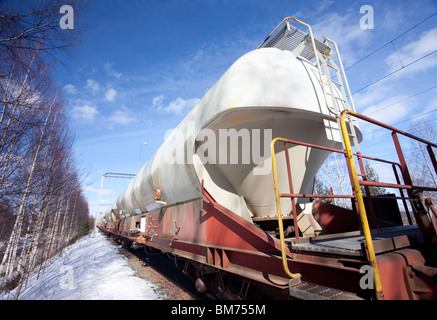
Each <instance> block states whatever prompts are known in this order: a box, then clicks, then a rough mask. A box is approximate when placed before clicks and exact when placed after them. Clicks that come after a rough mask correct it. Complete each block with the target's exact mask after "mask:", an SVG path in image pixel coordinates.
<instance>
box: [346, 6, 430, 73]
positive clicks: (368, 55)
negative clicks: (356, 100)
mask: <svg viewBox="0 0 437 320" xmlns="http://www.w3.org/2000/svg"><path fill="white" fill-rule="evenodd" d="M435 15H437V12H434V13H433V14H432V15H430V16H429V17H428V18H425V19H424V20H422V21H420V22H419V23H417V24H415V25H414V26H412V27H411V28H410V29H408V30H406V31H404V32H403V33H401V34H400V35H398V36H397V37H395V38H393V39H392V40H390V41H389V42H387V43H386V44H384V45H382V46H380V47H379V48H378V49H376V50H374V51H372V52H371V53H369V54H367V55H366V56H364V57H363V58H361V59H359V60H358V61H356V62H354V63H353V64H352V65H350V66H349V67H347V68H346V69H345V70H347V69H350V68H352V67H353V66H355V65H356V64H358V63H360V62H361V61H363V60H365V59H367V58H368V57H370V56H371V55H373V54H375V53H376V52H378V51H379V50H381V49H382V48H384V47H385V46H387V45H389V44H390V43H392V42H393V41H395V40H397V39H399V38H400V37H402V36H403V35H404V34H406V33H408V32H410V31H411V30H413V29H414V28H416V27H418V26H419V25H421V24H422V23H424V22H425V21H427V20H429V19H431V18H432V17H434V16H435Z"/></svg>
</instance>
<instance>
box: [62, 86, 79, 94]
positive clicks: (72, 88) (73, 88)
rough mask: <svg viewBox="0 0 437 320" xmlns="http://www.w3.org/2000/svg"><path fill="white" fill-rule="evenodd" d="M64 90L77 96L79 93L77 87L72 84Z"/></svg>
mask: <svg viewBox="0 0 437 320" xmlns="http://www.w3.org/2000/svg"><path fill="white" fill-rule="evenodd" d="M64 90H65V92H67V93H69V94H76V93H77V90H76V87H75V86H74V85H72V84H67V85H65V86H64Z"/></svg>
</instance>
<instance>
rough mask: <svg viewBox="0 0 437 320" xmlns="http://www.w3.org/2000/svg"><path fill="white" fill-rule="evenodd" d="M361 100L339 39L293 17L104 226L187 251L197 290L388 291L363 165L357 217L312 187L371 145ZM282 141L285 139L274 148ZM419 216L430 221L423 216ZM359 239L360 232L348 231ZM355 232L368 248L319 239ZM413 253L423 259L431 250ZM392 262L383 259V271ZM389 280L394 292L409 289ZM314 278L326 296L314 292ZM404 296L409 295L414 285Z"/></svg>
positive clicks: (230, 294) (193, 117)
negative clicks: (364, 282)
mask: <svg viewBox="0 0 437 320" xmlns="http://www.w3.org/2000/svg"><path fill="white" fill-rule="evenodd" d="M290 20H291V21H294V22H296V23H298V24H302V25H303V26H304V27H307V28H308V33H306V32H304V31H302V30H300V29H298V28H296V27H294V26H292V25H291V23H290ZM329 43H331V44H332V48H331V46H328V44H329ZM334 55H335V56H336V57H337V59H338V64H336V63H335V62H334V60H333V57H334ZM329 69H331V71H330V70H329ZM332 70H333V71H332ZM333 73H334V75H335V76H336V80H332V79H331V76H332V75H333ZM350 97H351V95H350V91H349V87H348V85H347V79H346V76H345V74H344V70H343V67H342V64H341V58H340V55H339V53H338V50H337V46H336V44H335V42H333V41H332V40H330V39H327V38H325V41H324V42H321V41H318V40H317V39H315V38H314V36H313V34H312V31H311V27H310V26H309V25H307V24H305V23H303V22H301V21H299V20H297V19H295V18H293V17H289V18H286V19H284V21H283V22H281V24H280V25H279V26H278V27H277V28H276V29H275V30H274V31H273V32H272V33H271V34H270V35H269V37H268V38H267V39H266V40H265V41H264V42H263V44H262V45H260V47H259V48H257V49H256V50H254V51H251V52H249V53H247V54H245V55H244V56H242V57H241V58H240V59H238V60H237V61H236V62H235V63H234V64H233V65H232V66H231V67H230V68H229V69H228V70H227V71H226V72H225V74H224V75H223V76H222V77H221V78H220V79H219V80H218V81H217V83H216V84H215V85H214V86H213V87H212V88H211V89H210V90H209V91H208V92H207V94H206V95H205V96H204V97H203V98H202V99H201V100H200V102H199V103H198V104H197V105H196V106H195V107H194V109H193V110H192V111H191V112H190V113H189V114H188V115H187V116H186V118H185V119H184V120H183V121H182V122H181V123H180V125H179V126H178V127H177V128H175V129H174V130H173V131H172V132H171V133H170V135H169V136H168V137H167V139H166V140H165V142H164V143H163V145H162V146H161V147H160V148H159V149H158V150H157V152H156V153H155V155H154V156H153V157H152V159H151V160H150V161H148V162H147V164H146V165H145V166H144V167H143V168H142V169H141V170H140V172H139V173H138V174H137V175H136V177H135V178H134V179H133V180H132V181H131V183H130V184H129V185H128V187H127V188H126V190H125V191H124V192H123V193H122V194H121V195H120V196H119V198H118V199H117V200H116V202H115V203H114V205H113V206H112V207H111V208H109V209H108V210H107V211H106V212H105V213H103V214H102V215H101V216H100V218H99V219H98V226H99V228H100V229H102V230H104V231H106V232H108V233H110V234H113V235H115V236H116V237H118V238H119V239H120V240H121V241H123V242H124V243H131V244H134V245H136V244H143V245H145V247H146V248H149V249H148V250H150V249H158V250H161V251H163V252H168V253H171V254H173V255H174V256H175V259H180V260H184V261H185V266H184V272H185V273H186V274H188V275H190V276H192V277H193V278H194V279H195V280H196V285H197V286H198V289H199V291H209V292H214V294H219V295H221V297H223V298H241V297H243V298H245V297H252V296H250V295H249V296H248V293H249V292H252V290H253V291H254V292H263V294H266V295H272V296H274V297H288V298H289V297H297V298H302V297H303V298H332V297H336V298H339V299H342V298H344V299H346V298H347V299H355V298H363V297H364V298H371V297H374V296H376V297H377V298H381V297H383V294H382V289H381V279H380V274H379V270H378V269H377V263H376V258H375V252H374V250H373V246H372V244H373V242H372V238H371V232H370V231H369V230H370V229H369V228H368V222H367V220H366V219H367V218H366V217H367V215H366V213H365V208H364V207H363V206H361V203H362V201H363V196H362V195H361V193H360V190H361V189H360V187H358V188H357V187H356V184H355V183H356V181H355V180H356V179H355V178H357V177H358V176H359V175H358V174H357V173H356V168H355V165H354V162H349V163H348V168H349V173H350V178H351V184H352V188H355V189H354V193H353V195H350V196H346V197H349V198H350V199H352V201H353V202H354V203H355V204H356V206H355V207H356V208H357V209H356V211H358V214H357V212H353V210H349V209H344V208H339V207H335V206H333V205H331V204H329V203H323V202H321V201H312V200H313V198H317V197H321V196H320V195H314V194H312V193H313V184H314V177H315V175H316V173H317V172H318V170H319V168H320V166H321V165H322V164H323V162H324V161H325V159H326V158H327V156H328V155H329V153H330V152H340V153H342V154H344V155H349V154H348V152H349V151H350V150H351V149H352V146H354V147H355V148H357V147H358V144H359V142H360V141H361V140H362V134H361V132H360V130H359V128H358V126H357V125H356V122H355V121H354V120H353V116H359V115H358V114H357V113H356V112H355V111H354V110H353V109H354V106H353V101H352V99H351V98H350ZM282 137H286V138H287V139H285V138H282ZM291 139H292V140H291ZM278 141H280V142H281V143H282V142H284V144H281V146H279V147H276V148H275V143H276V142H278ZM343 147H344V148H345V150H342V148H343ZM352 157H353V154H352V155H349V157H346V158H347V159H349V160H350V159H351V158H352ZM403 174H404V173H403ZM291 176H292V178H291ZM405 176H406V174H404V179H405ZM287 177H288V179H287ZM359 183H360V182H359V181H358V184H359ZM278 190H287V191H288V193H287V194H284V193H280V192H279V191H278ZM310 195H312V196H310ZM325 196H327V197H330V196H331V197H336V196H335V195H325ZM338 197H340V196H338ZM419 211H420V210H419ZM372 214H373V212H372ZM416 214H417V215H418V216H417V217H416ZM415 217H416V220H418V219H419V220H421V219H422V220H426V218H424V216H423V215H421V214H420V213H416V212H415ZM360 219H361V220H360ZM340 220H342V221H340ZM422 220H421V221H422ZM339 221H340V222H339ZM372 221H373V220H372ZM360 224H361V227H360ZM424 224H425V227H420V228H416V227H411V226H406V229H405V228H404V226H397V229H396V232H397V233H396V232H395V233H396V236H395V237H400V238H402V239H403V238H404V237H407V238H408V239H411V233H414V237H413V238H414V239H416V237H417V239H419V238H420V236H419V233H423V232H425V233H427V234H428V235H429V233H431V234H432V232H433V231H432V230H433V229H432V226H431V227H430V226H429V225H430V223H428V222H427V221H425V222H424ZM373 227H375V225H373ZM378 228H379V226H377V229H378ZM399 228H400V229H399ZM424 228H425V229H426V230H425V231H424ZM368 229H369V230H368ZM378 230H380V229H378ZM390 231H391V232H394V230H391V229H390ZM351 232H352V233H351ZM405 233H408V235H406V234H405ZM434 233H435V230H434ZM333 234H335V236H334V235H333ZM327 235H328V236H327ZM353 236H356V237H357V239H356V240H350V239H351V237H353ZM344 237H346V238H347V239H349V240H348V241H352V242H353V243H352V246H358V249H357V250H355V247H354V249H353V250H349V248H350V246H351V244H350V243H348V244H347V245H344V244H343V243H342V244H341V245H339V248H336V247H335V246H334V247H331V246H329V245H327V246H326V247H323V246H316V245H312V243H313V241H323V240H326V241H334V240H338V239H343V238H344ZM381 237H383V238H384V239H386V238H389V236H386V235H384V236H381ZM425 238H427V239H429V237H425ZM431 238H432V236H431ZM358 239H359V240H358ZM390 239H391V238H390ZM432 239H433V238H432ZM417 241H419V240H417ZM432 241H434V240H431V242H432ZM425 242H426V241H425ZM320 243H321V242H320ZM320 243H319V244H320ZM364 243H365V245H364ZM414 244H417V243H416V242H414ZM369 246H370V247H369ZM332 248H334V249H332ZM366 248H367V249H366ZM366 250H367V251H366ZM381 253H382V252H381ZM410 254H411V255H412V256H414V259H415V261H416V260H420V261H422V260H423V257H422V255H421V253H417V254H416V253H410ZM339 256H340V257H341V258H340V259H339ZM393 259H394V258H393V257H392V256H388V255H386V256H382V255H380V260H381V261H382V262H381V264H382V270H388V269H389V266H391V264H392V263H395V262H393V261H392V260H393ZM411 259H413V258H411ZM396 263H399V262H396ZM363 266H365V267H366V266H367V267H370V268H371V271H372V274H373V275H374V281H375V285H376V291H375V292H374V291H372V290H370V291H369V290H367V291H366V288H363V287H362V286H361V285H360V279H361V278H362V270H363V269H362V267H363ZM423 266H424V267H426V268H431V267H429V266H425V265H424V263H423ZM402 267H405V266H403V265H400V268H402ZM427 270H428V269H427ZM430 270H431V271H432V270H434V269H430ZM431 271H430V272H431ZM290 279H291V280H290ZM387 281H389V280H386V282H385V284H386V286H387V287H388V288H390V290H392V289H391V288H392V287H396V286H401V285H399V283H397V282H396V281H395V283H392V282H393V280H390V281H391V282H387ZM302 285H303V286H304V287H302ZM305 286H306V287H305ZM314 287H319V288H321V290H320V292H325V293H324V294H312V293H310V292H312V290H313V289H314ZM249 288H251V290H249ZM253 288H256V290H254V289H253ZM260 288H262V290H260ZM305 288H307V289H305ZM398 289H399V288H397V287H396V290H392V291H393V292H397V290H398ZM402 289H403V290H404V288H403V287H402ZM392 291H387V292H390V294H392ZM404 291H405V292H403V293H402V297H405V296H408V295H409V294H410V293H408V289H405V290H404ZM243 292H245V294H243V296H242V293H243ZM272 292H274V293H272ZM390 294H388V297H389V298H392V297H397V296H396V294H395V293H393V296H390ZM432 294H434V293H432ZM410 295H411V294H410Z"/></svg>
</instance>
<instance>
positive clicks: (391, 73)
mask: <svg viewBox="0 0 437 320" xmlns="http://www.w3.org/2000/svg"><path fill="white" fill-rule="evenodd" d="M436 52H437V50H434V51H432V52H430V53H428V54H426V55H424V56H422V57H420V58H419V59H416V60H414V61H413V62H410V63H408V64H406V65H405V66H402V67H401V68H399V69H397V70H395V71H393V72H390V73H389V74H387V75H385V76H383V77H381V78H379V79H378V80H375V81H373V82H371V83H370V84H368V85H366V86H364V87H362V88H361V89H358V90H357V91H355V92H353V93H352V95H354V94H355V93H357V92H360V91H361V90H364V89H366V88H368V87H370V86H372V85H374V84H375V83H377V82H379V81H381V80H384V79H385V78H387V77H389V76H391V75H393V74H395V73H396V72H399V71H401V70H402V69H405V68H407V67H409V66H411V65H412V64H414V63H416V62H419V61H420V60H422V59H424V58H426V57H428V56H430V55H432V54H433V53H436Z"/></svg>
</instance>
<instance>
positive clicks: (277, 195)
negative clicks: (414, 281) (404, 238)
mask: <svg viewBox="0 0 437 320" xmlns="http://www.w3.org/2000/svg"><path fill="white" fill-rule="evenodd" d="M346 114H351V115H356V112H354V111H351V110H345V111H343V112H342V113H341V115H340V126H341V131H342V135H343V139H344V142H345V149H346V151H339V150H334V149H330V148H326V147H322V146H317V145H312V144H308V143H303V142H298V141H293V140H289V139H284V138H275V139H273V140H272V142H271V145H270V149H271V157H272V171H273V181H274V188H275V200H276V209H277V215H278V228H279V236H280V243H281V254H282V264H283V267H284V271H285V272H286V273H287V274H288V275H289V277H290V278H292V279H296V278H300V277H301V274H300V273H292V272H291V271H290V270H289V268H288V262H287V252H286V251H287V246H286V243H285V237H284V226H283V221H282V210H281V202H280V199H281V197H289V198H291V199H292V201H294V200H293V198H294V197H297V196H299V197H300V196H305V195H298V194H294V193H293V191H292V190H290V194H282V193H280V192H279V186H278V174H277V168H276V152H275V147H274V145H275V143H276V142H278V141H280V142H284V144H285V145H284V150H285V155H286V161H287V169H288V176H289V177H288V179H289V183H290V188H292V182H291V172H290V168H289V166H290V163H289V162H290V161H289V158H288V147H287V143H293V144H301V145H305V146H307V147H314V148H318V149H322V150H327V151H335V152H340V153H345V154H346V158H347V161H348V163H349V167H350V174H351V180H352V182H353V189H354V191H355V192H354V193H355V195H354V196H339V197H353V198H355V199H356V201H357V203H358V210H359V216H360V220H361V225H362V230H363V234H364V238H365V242H366V247H367V251H368V257H369V261H370V264H371V266H372V269H373V280H374V285H375V292H376V297H377V299H379V300H382V299H384V295H383V291H382V285H381V278H380V275H379V270H378V265H377V262H376V254H375V249H374V246H373V241H372V236H371V233H370V226H369V222H368V220H367V214H366V209H365V206H364V199H363V194H362V192H361V188H360V182H359V180H358V173H357V168H356V165H355V161H354V158H353V157H354V154H353V152H352V145H351V142H350V139H349V134H348V130H347V126H346V120H345V117H346ZM306 196H308V195H306ZM312 196H321V195H312ZM328 197H329V196H328ZM292 204H294V203H293V202H292ZM293 219H294V221H295V223H296V220H297V217H296V208H295V206H293ZM295 232H299V231H298V229H297V228H295Z"/></svg>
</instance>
